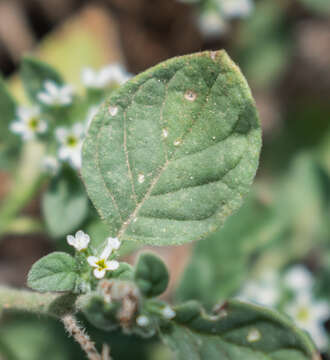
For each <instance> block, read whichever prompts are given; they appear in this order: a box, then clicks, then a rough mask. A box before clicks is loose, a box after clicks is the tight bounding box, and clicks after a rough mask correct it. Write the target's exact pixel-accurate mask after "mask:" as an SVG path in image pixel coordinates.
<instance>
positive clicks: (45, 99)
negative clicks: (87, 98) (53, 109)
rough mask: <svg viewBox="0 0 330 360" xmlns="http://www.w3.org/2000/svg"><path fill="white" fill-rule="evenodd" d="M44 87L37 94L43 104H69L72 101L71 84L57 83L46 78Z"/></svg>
mask: <svg viewBox="0 0 330 360" xmlns="http://www.w3.org/2000/svg"><path fill="white" fill-rule="evenodd" d="M44 89H45V90H44V91H41V92H39V93H38V94H37V98H38V100H39V101H41V102H42V103H44V104H45V105H69V104H71V103H72V98H73V87H72V86H71V85H58V84H56V83H55V82H54V81H51V80H46V81H45V83H44Z"/></svg>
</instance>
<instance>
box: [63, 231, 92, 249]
mask: <svg viewBox="0 0 330 360" xmlns="http://www.w3.org/2000/svg"><path fill="white" fill-rule="evenodd" d="M66 240H67V242H68V244H69V245H71V246H73V247H74V248H75V249H76V250H78V251H82V250H85V249H87V247H88V244H89V242H90V237H89V235H87V234H85V233H84V232H83V231H81V230H79V231H77V232H76V235H75V236H72V235H68V236H67V237H66Z"/></svg>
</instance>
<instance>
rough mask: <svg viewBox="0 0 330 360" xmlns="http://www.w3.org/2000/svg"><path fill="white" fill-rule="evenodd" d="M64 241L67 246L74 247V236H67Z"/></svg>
mask: <svg viewBox="0 0 330 360" xmlns="http://www.w3.org/2000/svg"><path fill="white" fill-rule="evenodd" d="M66 241H67V243H68V244H69V245H71V246H75V245H76V239H75V238H74V236H72V235H68V236H67V237H66Z"/></svg>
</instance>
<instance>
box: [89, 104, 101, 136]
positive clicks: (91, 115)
mask: <svg viewBox="0 0 330 360" xmlns="http://www.w3.org/2000/svg"><path fill="white" fill-rule="evenodd" d="M98 110H99V107H98V106H96V105H94V106H91V107H90V108H89V109H88V113H87V118H86V131H87V130H88V128H89V126H90V124H91V123H92V120H93V119H94V116H95V115H96V114H97V112H98Z"/></svg>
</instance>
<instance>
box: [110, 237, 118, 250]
mask: <svg viewBox="0 0 330 360" xmlns="http://www.w3.org/2000/svg"><path fill="white" fill-rule="evenodd" d="M107 241H108V246H109V247H111V249H112V250H118V249H119V248H120V241H119V240H118V238H112V237H108V238H107Z"/></svg>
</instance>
